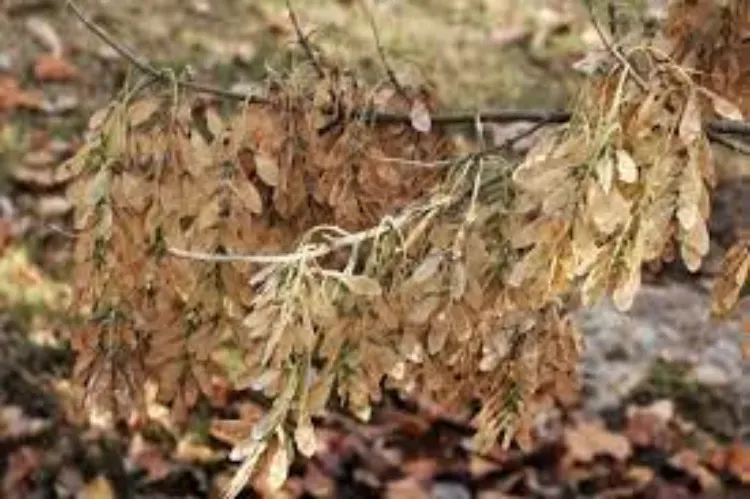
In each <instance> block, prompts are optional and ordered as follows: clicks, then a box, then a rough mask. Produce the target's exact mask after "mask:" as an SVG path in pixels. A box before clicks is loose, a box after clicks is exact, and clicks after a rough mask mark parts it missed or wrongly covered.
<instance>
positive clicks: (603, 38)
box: [584, 0, 648, 92]
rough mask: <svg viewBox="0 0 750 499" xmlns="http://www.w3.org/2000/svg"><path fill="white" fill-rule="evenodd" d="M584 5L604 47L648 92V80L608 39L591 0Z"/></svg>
mask: <svg viewBox="0 0 750 499" xmlns="http://www.w3.org/2000/svg"><path fill="white" fill-rule="evenodd" d="M584 4H585V5H586V9H587V10H588V13H589V18H590V20H591V24H592V25H593V26H594V29H595V30H596V33H597V34H598V35H599V39H600V40H601V41H602V43H603V44H604V46H605V47H606V48H607V50H608V51H609V52H610V53H611V54H612V55H613V56H615V58H616V59H617V60H618V61H620V63H621V64H622V65H623V66H624V67H626V68H627V69H628V70H630V73H631V75H632V76H633V81H635V83H636V84H637V85H638V87H639V88H640V89H641V90H643V91H644V92H645V91H647V90H648V84H646V80H644V79H643V77H642V76H641V75H640V73H638V71H636V69H635V68H634V67H633V65H632V64H630V61H629V60H628V59H627V57H625V56H624V55H623V54H622V52H620V49H618V48H617V47H616V46H615V45H614V44H613V43H612V42H611V41H610V40H609V38H608V37H607V35H606V34H605V33H604V30H603V29H602V27H601V26H600V25H599V21H598V20H597V19H596V14H595V13H594V8H593V6H592V5H591V0H584Z"/></svg>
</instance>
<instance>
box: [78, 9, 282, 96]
mask: <svg viewBox="0 0 750 499" xmlns="http://www.w3.org/2000/svg"><path fill="white" fill-rule="evenodd" d="M67 5H68V7H69V8H70V10H72V11H73V14H75V16H76V17H77V18H78V19H79V20H80V21H81V22H82V23H83V24H84V26H86V27H87V28H88V29H89V30H91V31H92V32H93V33H94V34H95V35H96V36H98V37H99V38H100V39H101V40H102V41H103V42H104V43H105V44H107V45H108V46H109V47H111V48H112V49H113V50H114V51H115V52H117V53H118V54H119V55H120V56H121V57H122V58H124V59H125V60H127V61H129V62H130V63H131V64H133V65H134V66H135V67H136V68H138V69H139V70H140V71H142V72H143V73H146V74H148V75H151V76H153V77H154V78H156V79H158V80H162V81H167V82H169V83H172V84H175V83H176V84H177V85H178V86H179V87H181V88H186V89H189V90H193V91H196V92H201V93H205V94H211V95H215V96H217V97H222V98H225V99H234V100H241V101H245V102H248V103H252V104H255V103H258V104H262V103H265V102H267V101H266V99H263V98H262V97H260V96H257V95H248V94H244V93H241V92H233V91H231V90H227V89H224V88H220V87H214V86H211V85H204V84H202V83H196V82H192V81H187V80H182V79H178V80H176V81H175V80H174V78H173V77H172V76H171V75H169V74H167V73H165V72H163V71H160V70H159V69H157V68H155V67H154V66H153V65H151V63H150V62H148V61H147V60H145V59H144V58H142V57H140V56H138V55H137V54H136V53H135V52H133V51H132V50H131V49H129V48H128V47H126V46H125V45H123V44H122V43H120V42H119V41H117V40H115V39H114V38H113V37H112V36H111V35H110V34H109V33H107V32H106V31H105V30H104V29H103V28H102V27H101V26H99V25H98V24H96V23H95V22H94V21H92V20H91V18H89V17H88V16H87V15H86V14H84V12H83V10H81V8H80V7H79V6H78V5H77V4H76V3H75V2H74V1H73V0H67Z"/></svg>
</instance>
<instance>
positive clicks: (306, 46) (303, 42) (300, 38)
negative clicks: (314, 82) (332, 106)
mask: <svg viewBox="0 0 750 499" xmlns="http://www.w3.org/2000/svg"><path fill="white" fill-rule="evenodd" d="M286 10H287V12H288V13H289V20H290V21H292V26H294V32H295V33H296V34H297V42H298V43H299V45H300V47H302V50H303V51H304V52H305V55H306V56H307V58H308V59H309V60H310V64H312V66H313V68H314V69H315V73H317V75H318V78H321V79H322V78H324V77H325V75H326V74H325V71H323V66H321V65H320V62H319V61H318V59H317V57H315V52H314V51H313V48H312V46H310V42H309V41H308V40H307V36H305V33H304V32H303V31H302V26H301V25H300V23H299V18H297V13H296V12H295V11H294V8H293V7H292V0H286Z"/></svg>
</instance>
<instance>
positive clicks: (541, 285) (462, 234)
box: [62, 48, 750, 495]
mask: <svg viewBox="0 0 750 499" xmlns="http://www.w3.org/2000/svg"><path fill="white" fill-rule="evenodd" d="M628 56H637V57H638V60H639V68H641V70H643V68H645V69H646V72H645V79H646V81H647V82H648V85H647V87H646V88H644V87H643V86H642V85H640V84H639V83H638V81H637V80H636V79H634V78H633V74H632V71H633V68H632V67H630V66H629V65H621V64H615V65H613V66H612V67H611V68H610V70H609V72H608V73H607V74H605V75H603V76H601V77H597V78H595V79H592V80H591V82H590V83H589V85H588V86H587V88H586V89H584V91H583V92H582V96H581V99H580V102H579V104H578V106H577V108H576V109H575V112H574V114H573V119H572V120H571V121H570V123H568V124H566V125H564V126H561V127H558V128H556V129H554V130H553V131H552V132H551V133H549V134H547V136H545V137H544V138H543V139H542V140H540V141H539V143H538V144H537V146H536V147H534V148H533V149H532V150H531V151H530V152H529V154H528V156H527V157H526V158H525V160H524V161H522V163H521V164H520V165H514V164H512V163H511V162H508V161H506V160H505V159H504V158H503V157H502V156H501V155H499V154H497V153H495V154H490V153H470V154H459V153H458V151H457V146H456V145H455V144H454V143H453V142H452V141H450V140H449V139H448V138H446V137H445V136H442V135H441V134H439V133H437V132H434V131H430V126H429V111H428V109H429V107H430V106H429V103H426V102H424V101H419V102H418V104H414V103H413V102H412V103H409V102H408V101H407V100H406V99H405V98H403V97H401V96H399V94H398V93H395V92H371V91H369V90H368V89H363V88H361V87H359V86H358V85H357V84H356V82H355V81H354V80H353V79H352V78H350V77H345V76H342V75H340V74H337V73H335V72H330V73H329V75H328V77H327V78H325V79H323V80H322V81H319V82H316V83H300V82H299V81H293V80H289V81H282V82H275V83H273V84H270V85H269V88H268V92H267V99H266V100H265V101H264V102H263V103H262V104H259V103H254V104H244V105H241V106H239V107H238V108H237V109H234V110H231V111H229V112H218V110H217V108H215V107H214V106H212V104H211V103H210V102H206V101H204V100H200V99H196V98H191V97H188V96H184V95H180V94H173V93H169V94H165V95H160V94H158V93H157V94H154V95H151V96H149V97H146V98H138V97H132V98H126V99H123V100H122V101H120V102H116V103H113V104H112V105H111V106H109V107H108V108H106V109H104V110H102V111H100V112H99V113H97V114H96V115H95V116H94V117H93V118H92V120H91V124H90V128H91V136H90V138H89V140H88V143H87V145H86V146H85V147H84V148H83V149H82V150H81V151H80V152H79V154H78V155H77V156H76V157H74V158H73V159H72V160H70V161H69V162H68V163H67V164H66V165H64V168H63V170H62V171H63V173H64V174H65V175H67V176H70V177H71V178H74V179H75V180H74V182H73V184H72V186H71V191H70V197H71V199H73V200H74V202H75V203H76V205H77V210H76V220H75V224H76V229H77V230H78V231H79V232H80V235H79V237H78V238H77V239H76V246H75V269H76V270H75V272H76V280H75V283H76V289H75V296H76V303H75V305H76V306H77V308H78V310H80V311H83V312H84V313H85V314H87V316H88V317H90V320H89V321H88V323H87V324H86V326H85V327H83V328H82V329H81V330H79V331H76V332H75V334H74V336H73V342H74V345H75V347H76V349H77V351H78V353H79V356H78V362H77V366H76V376H77V378H78V380H79V381H80V382H81V383H82V384H84V385H85V386H86V387H87V389H88V390H87V392H88V394H89V403H90V404H91V405H92V406H93V407H98V408H102V407H106V408H107V410H108V411H110V413H111V414H113V415H117V414H119V415H123V414H128V411H130V410H132V408H133V407H138V406H139V404H142V403H143V400H144V396H145V394H144V393H143V392H144V387H145V386H149V384H153V385H155V386H156V387H157V388H158V398H159V400H160V401H161V402H162V403H165V404H169V405H170V407H171V408H172V411H173V414H174V417H175V418H176V419H177V420H178V421H179V420H180V419H184V418H185V417H186V415H187V412H188V410H189V409H190V408H191V407H193V406H194V405H195V404H196V402H197V401H198V399H199V398H200V396H201V394H202V393H204V394H207V393H210V392H211V388H212V382H213V381H214V380H215V379H216V378H217V377H223V378H229V379H231V380H232V382H233V383H234V385H235V386H236V387H237V388H246V387H251V388H252V389H253V390H258V391H262V392H264V394H265V395H266V396H268V397H269V398H270V399H271V400H272V401H273V404H272V407H270V409H269V410H268V412H267V414H266V416H265V417H264V418H263V419H262V420H261V421H260V422H258V424H257V425H256V426H255V428H254V429H253V431H252V432H251V434H249V435H246V436H245V438H243V439H240V440H233V442H232V443H233V444H234V445H235V446H234V449H233V451H232V456H231V457H232V458H234V459H236V460H239V461H241V462H242V464H241V466H240V469H239V471H238V473H237V475H236V478H235V480H234V481H233V483H232V485H231V486H230V490H229V491H228V494H229V495H234V494H236V493H237V492H238V491H239V490H240V489H241V487H242V486H243V485H244V483H245V482H246V481H247V479H248V478H249V476H250V475H251V474H252V473H253V471H254V470H255V469H257V468H258V467H262V468H263V469H264V470H266V472H267V473H268V480H269V481H270V484H271V485H272V486H280V485H281V484H282V483H283V482H284V480H285V478H286V474H287V471H288V467H289V465H290V463H291V462H292V458H293V455H294V453H295V450H296V451H298V452H300V453H302V454H304V455H308V456H309V455H311V454H313V453H314V452H315V450H316V447H317V440H316V436H315V429H314V427H313V424H312V418H313V417H314V416H315V415H319V414H321V413H322V412H323V411H324V410H325V408H326V406H327V404H328V403H329V401H330V400H334V399H335V400H336V401H338V402H340V403H343V404H344V405H345V406H346V408H348V409H349V410H350V411H352V412H353V413H354V414H356V415H357V416H359V417H361V418H362V419H367V418H368V417H369V415H370V411H371V407H372V404H374V403H376V402H377V401H378V400H379V398H380V397H381V390H382V388H383V387H384V386H386V387H392V388H396V389H399V390H401V391H403V392H405V393H419V394H420V395H423V396H429V397H435V398H438V399H439V400H441V402H445V406H446V408H450V407H462V406H464V405H465V404H467V403H468V402H471V401H476V400H479V401H481V403H482V404H481V409H480V410H479V412H478V413H477V414H476V418H475V422H476V425H477V428H478V434H477V443H478V445H479V446H485V447H486V446H488V445H491V444H492V443H493V442H494V441H496V439H497V438H498V436H501V435H504V436H505V437H506V441H507V438H510V437H516V438H518V439H519V441H520V442H521V443H524V442H528V441H529V438H530V428H531V422H532V420H533V418H534V416H535V415H536V414H537V413H538V412H539V411H540V410H541V409H543V408H545V407H548V406H549V405H550V404H553V403H555V402H556V401H561V400H562V401H569V400H572V399H574V397H575V394H576V388H577V380H576V376H575V366H576V362H577V359H578V354H579V349H580V348H579V344H580V338H579V336H578V333H577V331H576V329H575V328H574V327H573V325H572V323H571V321H570V319H569V317H568V311H569V310H570V309H571V308H572V306H574V305H576V304H578V303H580V302H582V303H583V304H584V305H589V304H593V303H595V302H597V301H598V300H600V299H601V298H602V297H604V296H610V297H611V299H612V300H613V302H614V303H615V305H616V306H617V307H618V308H619V309H621V310H627V309H628V308H629V307H630V306H631V304H632V302H633V297H634V296H635V294H636V292H637V290H638V288H639V286H640V279H641V265H642V263H643V262H649V261H654V260H661V259H666V260H668V259H673V258H676V257H678V256H679V257H680V258H681V259H682V260H683V261H684V262H685V264H686V265H687V267H688V268H690V269H691V270H695V269H697V268H698V267H699V266H700V264H701V261H702V259H703V257H704V256H705V255H706V253H707V251H708V247H709V238H708V231H707V228H706V223H707V219H708V217H709V214H710V213H709V211H710V198H711V192H712V188H713V186H714V185H715V178H714V170H713V158H712V153H711V147H710V145H709V142H708V138H707V135H706V131H705V127H704V123H705V118H706V117H707V116H711V115H719V116H725V117H732V116H736V115H737V114H738V113H739V115H740V116H741V111H739V110H738V108H737V106H736V105H735V104H734V103H733V102H732V101H730V100H729V99H728V98H726V97H722V96H720V95H719V94H718V93H717V92H716V91H714V90H712V89H710V88H708V87H706V86H702V85H700V84H699V83H697V82H696V81H694V80H693V79H691V78H690V77H689V75H688V73H687V72H686V71H684V70H683V68H682V67H680V66H678V65H676V64H674V63H673V62H670V61H669V60H665V58H664V57H663V56H662V54H661V53H660V52H654V51H652V50H651V49H649V48H640V49H638V53H637V54H628ZM373 102H377V107H378V109H380V110H386V111H400V112H406V113H407V114H408V112H409V109H411V111H412V115H414V114H415V109H416V110H417V111H418V112H417V114H418V116H417V118H418V119H416V122H417V123H416V124H415V123H412V124H408V123H407V124H398V123H394V124H388V125H383V124H380V125H377V126H376V125H373V124H372V123H369V122H368V121H367V120H366V119H364V117H363V115H362V114H361V113H358V112H357V111H356V110H357V109H367V108H368V106H371V105H372V104H373ZM414 121H415V119H414V117H412V122H414ZM417 125H418V126H417ZM748 255H749V253H748V247H747V245H744V246H742V245H738V246H737V247H736V248H735V249H733V250H732V251H730V254H729V255H728V256H727V262H726V265H725V272H724V273H723V275H722V278H721V279H720V280H719V284H718V286H717V288H716V291H715V300H714V301H715V310H716V311H722V312H723V311H726V310H728V309H730V308H731V307H732V305H733V303H734V302H735V301H736V299H737V297H738V295H739V291H740V289H741V287H742V284H744V281H745V278H746V276H747V273H748V267H750V256H748ZM738 276H739V277H738Z"/></svg>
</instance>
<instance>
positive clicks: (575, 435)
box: [564, 423, 633, 464]
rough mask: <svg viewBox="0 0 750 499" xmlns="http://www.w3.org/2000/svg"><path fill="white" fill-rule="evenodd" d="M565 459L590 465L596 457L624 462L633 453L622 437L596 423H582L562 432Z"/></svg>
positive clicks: (627, 442)
mask: <svg viewBox="0 0 750 499" xmlns="http://www.w3.org/2000/svg"><path fill="white" fill-rule="evenodd" d="M564 439H565V446H566V448H567V455H566V459H568V460H570V461H572V462H574V463H584V464H585V463H590V462H591V461H593V460H594V458H595V457H596V456H609V457H612V458H614V459H616V460H618V461H625V460H626V459H628V458H629V457H630V456H631V454H632V453H633V448H632V447H631V445H630V442H629V441H628V439H627V438H625V436H624V435H620V434H617V433H612V432H611V431H609V430H607V429H606V428H604V427H602V426H601V425H599V424H596V423H582V424H579V425H578V426H577V427H575V428H568V429H566V430H565V431H564Z"/></svg>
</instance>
